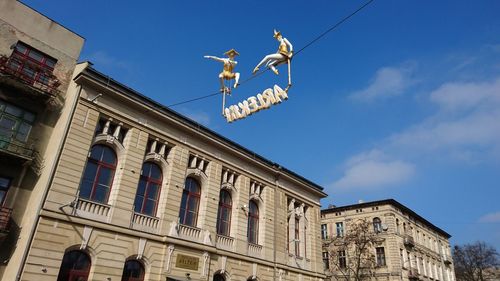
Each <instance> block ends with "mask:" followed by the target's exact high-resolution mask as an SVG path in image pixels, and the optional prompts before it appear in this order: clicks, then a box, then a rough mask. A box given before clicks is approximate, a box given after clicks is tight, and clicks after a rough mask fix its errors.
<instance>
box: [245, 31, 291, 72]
mask: <svg viewBox="0 0 500 281" xmlns="http://www.w3.org/2000/svg"><path fill="white" fill-rule="evenodd" d="M273 37H274V38H276V40H278V42H280V44H279V47H278V51H277V52H276V53H275V54H270V55H267V56H265V57H264V58H263V59H262V60H261V61H260V62H259V64H257V66H256V67H255V68H254V70H253V74H255V73H257V71H259V68H260V67H261V66H262V65H263V64H266V67H269V68H270V69H271V70H272V71H273V72H274V73H275V74H276V75H278V74H279V72H278V69H276V66H278V65H280V64H284V63H289V62H290V59H291V58H292V55H293V46H292V44H291V43H290V41H288V40H287V39H286V38H284V37H283V36H282V35H281V32H279V31H276V29H275V30H274V36H273Z"/></svg>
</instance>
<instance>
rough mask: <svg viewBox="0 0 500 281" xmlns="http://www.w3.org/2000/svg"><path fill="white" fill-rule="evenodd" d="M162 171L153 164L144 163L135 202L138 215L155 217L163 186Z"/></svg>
mask: <svg viewBox="0 0 500 281" xmlns="http://www.w3.org/2000/svg"><path fill="white" fill-rule="evenodd" d="M162 179H163V176H162V171H161V168H160V166H158V165H157V164H155V163H153V162H144V164H143V165H142V169H141V176H140V179H139V184H138V186H137V192H136V195H135V200H134V211H135V212H136V213H140V214H144V215H148V216H155V215H156V211H157V208H158V201H159V198H160V193H161V186H162Z"/></svg>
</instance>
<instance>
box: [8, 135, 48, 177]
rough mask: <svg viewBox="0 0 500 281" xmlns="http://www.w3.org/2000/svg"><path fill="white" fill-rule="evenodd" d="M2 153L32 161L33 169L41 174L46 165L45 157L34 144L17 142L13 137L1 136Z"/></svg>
mask: <svg viewBox="0 0 500 281" xmlns="http://www.w3.org/2000/svg"><path fill="white" fill-rule="evenodd" d="M0 154H4V155H10V156H11V157H15V158H18V159H19V158H20V159H23V160H24V161H28V162H30V165H31V169H32V170H33V171H34V172H35V173H36V174H37V175H40V173H41V170H42V168H43V166H44V164H43V159H42V158H41V157H40V154H39V153H38V152H37V151H36V150H35V149H34V148H33V145H30V144H27V143H23V142H16V141H13V140H11V139H7V138H3V137H1V136H0Z"/></svg>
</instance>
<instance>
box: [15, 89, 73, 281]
mask: <svg viewBox="0 0 500 281" xmlns="http://www.w3.org/2000/svg"><path fill="white" fill-rule="evenodd" d="M81 92H82V86H81V85H80V88H79V89H78V94H77V95H76V98H75V101H74V102H73V105H72V108H71V113H70V116H69V119H68V125H67V126H66V128H65V129H64V137H63V141H62V142H61V143H60V144H59V147H58V149H57V156H56V161H54V164H52V167H51V170H50V178H49V184H48V185H47V187H46V188H45V191H44V193H43V196H42V200H41V201H40V204H39V205H38V208H37V211H36V214H37V218H36V221H35V223H34V224H33V225H32V227H31V230H30V236H29V239H28V244H27V246H26V249H25V250H24V253H23V257H22V259H21V263H20V264H19V269H18V270H17V274H16V281H19V280H20V279H21V274H22V272H23V269H24V265H25V263H26V260H27V259H28V252H29V249H30V248H31V244H32V242H33V238H34V237H35V231H36V226H37V225H38V222H39V221H40V213H41V210H42V208H43V204H44V203H45V200H46V199H47V195H48V194H49V189H50V187H51V186H52V182H53V181H54V175H55V173H56V167H57V164H58V163H59V161H60V159H61V154H62V148H63V146H64V144H65V143H66V139H67V138H68V132H69V127H70V126H71V120H73V117H74V115H75V111H76V105H77V104H78V100H79V99H80V94H81Z"/></svg>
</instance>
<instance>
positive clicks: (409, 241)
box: [403, 234, 415, 247]
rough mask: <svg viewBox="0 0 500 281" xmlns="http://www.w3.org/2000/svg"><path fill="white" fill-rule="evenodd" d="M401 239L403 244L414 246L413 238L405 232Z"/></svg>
mask: <svg viewBox="0 0 500 281" xmlns="http://www.w3.org/2000/svg"><path fill="white" fill-rule="evenodd" d="M403 239H404V244H405V246H408V247H415V240H414V239H413V236H411V235H408V234H405V236H404V238H403Z"/></svg>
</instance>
